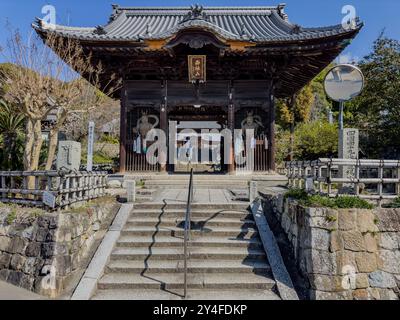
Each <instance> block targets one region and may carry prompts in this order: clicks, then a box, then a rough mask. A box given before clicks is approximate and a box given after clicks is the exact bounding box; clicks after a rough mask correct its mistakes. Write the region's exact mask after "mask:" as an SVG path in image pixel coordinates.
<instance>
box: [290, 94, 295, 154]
mask: <svg viewBox="0 0 400 320" xmlns="http://www.w3.org/2000/svg"><path fill="white" fill-rule="evenodd" d="M295 104H296V95H293V96H292V97H291V98H290V101H289V105H290V111H291V112H292V114H293V119H292V121H291V123H290V149H289V150H290V152H289V161H293V159H294V157H293V153H294V107H295Z"/></svg>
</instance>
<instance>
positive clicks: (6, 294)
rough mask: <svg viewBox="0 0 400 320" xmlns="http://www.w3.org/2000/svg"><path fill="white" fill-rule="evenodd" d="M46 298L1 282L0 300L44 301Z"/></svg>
mask: <svg viewBox="0 0 400 320" xmlns="http://www.w3.org/2000/svg"><path fill="white" fill-rule="evenodd" d="M43 299H46V298H45V297H42V296H39V295H37V294H35V293H33V292H30V291H27V290H24V289H21V288H18V287H16V286H13V285H11V284H9V283H6V282H3V281H0V300H43Z"/></svg>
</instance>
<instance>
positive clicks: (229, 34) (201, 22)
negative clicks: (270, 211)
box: [151, 19, 240, 40]
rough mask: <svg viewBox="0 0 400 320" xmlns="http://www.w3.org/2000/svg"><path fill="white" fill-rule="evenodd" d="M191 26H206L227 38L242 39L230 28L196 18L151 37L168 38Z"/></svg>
mask: <svg viewBox="0 0 400 320" xmlns="http://www.w3.org/2000/svg"><path fill="white" fill-rule="evenodd" d="M191 27H193V28H196V27H204V28H207V29H210V30H212V31H214V32H217V33H219V34H220V35H222V36H223V37H224V38H226V39H233V40H238V39H240V37H239V36H238V35H236V34H234V33H232V32H229V31H228V30H225V29H223V28H221V27H219V26H217V25H215V24H214V23H211V22H209V21H206V20H202V19H194V20H188V21H185V22H183V23H181V24H178V25H175V26H174V27H172V28H170V29H168V30H166V31H164V32H162V33H159V34H155V35H153V36H152V37H151V38H152V39H159V38H167V37H169V36H171V35H173V34H175V33H177V32H179V31H181V30H183V29H186V28H191Z"/></svg>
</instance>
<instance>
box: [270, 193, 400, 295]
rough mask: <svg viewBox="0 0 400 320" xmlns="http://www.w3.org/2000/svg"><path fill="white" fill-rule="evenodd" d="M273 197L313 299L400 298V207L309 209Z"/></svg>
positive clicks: (278, 215)
mask: <svg viewBox="0 0 400 320" xmlns="http://www.w3.org/2000/svg"><path fill="white" fill-rule="evenodd" d="M268 201H269V204H268V205H269V208H271V209H272V210H266V212H268V211H269V213H268V214H271V213H272V214H274V215H275V217H276V218H277V219H278V221H279V222H280V224H281V227H282V229H283V230H284V232H285V234H286V235H287V238H288V240H289V242H290V244H291V250H292V252H293V254H294V257H295V260H296V264H297V266H298V269H299V271H300V272H301V273H302V275H303V276H304V277H305V278H306V279H307V280H308V286H309V287H308V291H309V297H310V299H318V300H321V299H322V300H326V299H329V300H331V299H335V300H336V299H377V300H387V299H399V297H400V290H399V288H400V209H374V210H366V209H338V210H335V209H330V208H305V207H302V206H301V205H299V204H298V203H297V202H296V201H295V200H292V199H285V198H284V196H283V195H276V196H274V197H272V198H271V199H269V200H268Z"/></svg>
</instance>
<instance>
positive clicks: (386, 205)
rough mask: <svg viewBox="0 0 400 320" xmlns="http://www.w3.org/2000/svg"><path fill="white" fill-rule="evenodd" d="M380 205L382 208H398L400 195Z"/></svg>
mask: <svg viewBox="0 0 400 320" xmlns="http://www.w3.org/2000/svg"><path fill="white" fill-rule="evenodd" d="M382 207H384V208H400V197H397V198H396V199H394V200H393V201H392V202H391V203H388V204H384V205H383V206H382Z"/></svg>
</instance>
